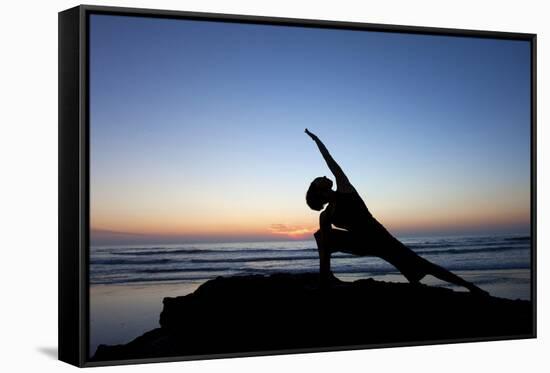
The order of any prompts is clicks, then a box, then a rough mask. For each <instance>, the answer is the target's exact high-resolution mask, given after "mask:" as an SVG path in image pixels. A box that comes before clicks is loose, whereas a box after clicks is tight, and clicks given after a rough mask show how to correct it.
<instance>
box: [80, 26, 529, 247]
mask: <svg viewBox="0 0 550 373" xmlns="http://www.w3.org/2000/svg"><path fill="white" fill-rule="evenodd" d="M89 58H90V135H91V140H90V157H91V158H90V179H91V180H90V205H91V206H90V214H91V233H92V234H91V237H92V244H94V243H95V244H107V243H125V242H127V243H130V242H131V243H135V242H150V243H154V242H174V243H175V242H181V243H184V242H196V241H245V240H269V239H308V238H311V234H312V233H313V232H314V231H315V230H316V229H317V226H318V214H319V213H318V212H316V211H313V210H310V209H309V208H308V206H307V205H306V203H305V193H306V190H307V188H308V186H309V183H310V182H311V181H312V180H313V179H314V178H315V177H317V176H324V175H326V176H328V177H332V175H331V174H330V171H329V170H328V168H327V167H326V165H325V163H324V161H323V159H322V157H321V155H320V153H319V152H318V150H317V147H316V146H315V144H314V143H313V142H312V141H311V139H309V138H308V137H307V136H306V135H305V134H304V129H305V128H308V129H310V130H311V131H312V132H314V133H316V134H317V135H318V136H319V137H320V139H321V140H322V141H323V142H324V143H325V145H326V146H327V148H328V149H329V151H330V152H331V154H332V155H333V157H334V158H335V160H336V161H337V162H338V163H339V164H340V166H341V167H342V168H343V170H344V172H345V173H346V175H347V176H348V178H349V180H350V181H351V183H352V184H353V185H354V186H355V188H356V190H357V191H358V192H359V194H360V195H361V196H362V198H363V200H364V201H365V203H366V204H367V206H368V208H369V210H370V211H371V213H372V214H373V215H374V216H375V217H376V218H377V219H378V220H379V221H380V222H381V223H382V224H384V225H385V226H386V227H387V228H388V229H389V230H390V231H391V232H392V233H394V234H396V235H413V234H438V233H441V234H453V233H468V232H470V233H476V232H497V231H498V232H507V233H516V232H524V231H528V228H529V219H530V45H529V43H528V42H527V41H512V40H496V39H482V38H465V37H451V36H432V35H413V34H404V33H384V32H366V31H351V30H331V29H317V28H302V27H290V26H270V25H252V24H238V23H223V22H207V21H189V20H171V19H155V18H145V17H128V16H111V15H91V19H90V56H89Z"/></svg>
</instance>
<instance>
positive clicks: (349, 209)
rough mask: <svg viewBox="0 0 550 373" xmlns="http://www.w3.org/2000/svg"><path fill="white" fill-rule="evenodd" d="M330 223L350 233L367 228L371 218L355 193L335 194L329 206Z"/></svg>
mask: <svg viewBox="0 0 550 373" xmlns="http://www.w3.org/2000/svg"><path fill="white" fill-rule="evenodd" d="M328 207H329V211H330V217H331V223H332V224H333V225H334V226H336V227H338V228H342V229H345V230H348V231H350V232H355V231H359V230H363V229H365V228H367V227H368V226H369V225H370V224H372V223H373V220H374V218H373V216H372V215H371V213H370V212H369V210H368V208H367V206H366V205H365V202H363V199H362V198H361V196H359V194H358V193H357V191H355V190H353V191H349V192H339V191H336V192H335V197H334V200H333V201H332V202H331V203H330V204H329V206H328Z"/></svg>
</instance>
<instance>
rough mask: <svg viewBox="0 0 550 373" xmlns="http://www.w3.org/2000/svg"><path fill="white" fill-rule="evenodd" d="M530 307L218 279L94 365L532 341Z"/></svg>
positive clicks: (168, 305)
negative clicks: (156, 325)
mask: <svg viewBox="0 0 550 373" xmlns="http://www.w3.org/2000/svg"><path fill="white" fill-rule="evenodd" d="M532 315H533V310H532V305H531V302H529V301H521V300H508V299H502V298H495V297H491V296H482V295H474V294H470V293H467V292H455V291H452V290H449V289H444V288H437V287H428V286H424V285H412V284H405V283H386V282H378V281H374V280H372V279H367V280H358V281H355V282H351V283H346V282H341V281H337V280H335V281H333V282H332V283H331V284H330V286H328V287H324V288H322V287H320V283H319V276H318V275H317V274H300V275H297V274H275V275H272V276H269V277H264V276H241V277H229V278H224V277H218V278H216V279H214V280H210V281H208V282H206V283H205V284H203V285H202V286H201V287H199V288H198V289H197V290H196V291H195V292H194V293H193V294H189V295H186V296H182V297H176V298H165V299H164V309H163V311H162V313H161V315H160V325H161V327H160V328H158V329H154V330H151V331H149V332H147V333H145V334H144V335H142V336H140V337H138V338H136V339H135V340H133V341H131V342H129V343H128V344H126V345H118V346H105V345H100V346H99V347H98V349H97V351H96V353H95V355H94V357H93V360H122V359H138V358H150V357H168V356H198V355H206V354H208V355H211V354H239V353H254V352H261V351H270V352H284V350H289V349H300V350H308V349H344V348H352V347H354V346H355V347H359V346H361V347H369V346H373V345H376V346H380V345H384V344H407V343H411V342H418V343H429V342H438V341H449V342H450V341H451V340H461V339H469V340H472V339H475V340H484V339H485V340H487V339H496V338H504V337H516V338H519V337H529V336H531V335H532V334H533V329H532V328H533V320H532Z"/></svg>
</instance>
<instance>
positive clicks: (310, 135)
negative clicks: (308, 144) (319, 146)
mask: <svg viewBox="0 0 550 373" xmlns="http://www.w3.org/2000/svg"><path fill="white" fill-rule="evenodd" d="M305 132H306V133H307V135H308V136H309V137H311V138H312V139H313V140H314V141H317V140H319V138H318V137H317V136H316V135H314V134H313V133H311V132H309V130H308V129H307V128H306V131H305Z"/></svg>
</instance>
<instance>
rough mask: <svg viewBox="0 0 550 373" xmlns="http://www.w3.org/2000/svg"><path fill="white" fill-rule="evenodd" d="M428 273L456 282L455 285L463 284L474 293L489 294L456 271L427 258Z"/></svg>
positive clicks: (452, 282)
mask: <svg viewBox="0 0 550 373" xmlns="http://www.w3.org/2000/svg"><path fill="white" fill-rule="evenodd" d="M426 273H427V274H430V275H432V276H434V277H437V278H438V279H440V280H443V281H446V282H449V283H451V284H455V285H458V286H463V287H465V288H466V289H468V290H470V291H471V292H472V293H476V294H483V295H489V293H488V292H486V291H485V290H482V289H480V288H478V287H477V286H475V285H474V284H472V283H471V282H468V281H466V280H464V279H463V278H462V277H459V276H457V275H455V274H454V273H452V272H450V271H448V270H446V269H445V268H443V267H440V266H438V265H437V264H434V263H432V262H429V261H427V260H426Z"/></svg>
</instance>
